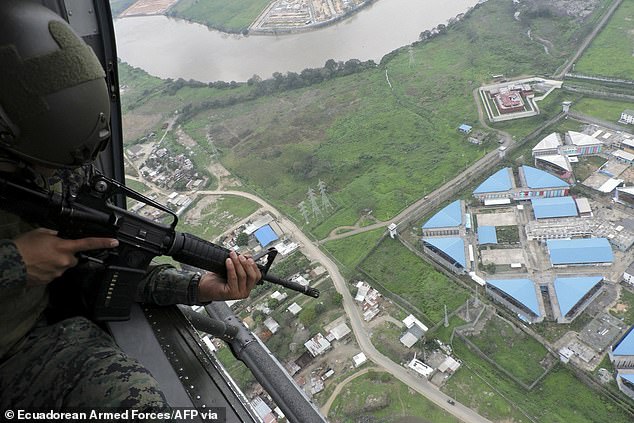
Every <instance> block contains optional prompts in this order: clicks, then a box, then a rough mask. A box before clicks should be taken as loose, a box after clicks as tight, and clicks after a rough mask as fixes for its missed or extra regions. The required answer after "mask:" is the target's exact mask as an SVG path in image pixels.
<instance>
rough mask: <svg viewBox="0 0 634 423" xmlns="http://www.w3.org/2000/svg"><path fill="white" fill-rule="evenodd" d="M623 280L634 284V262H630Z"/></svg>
mask: <svg viewBox="0 0 634 423" xmlns="http://www.w3.org/2000/svg"><path fill="white" fill-rule="evenodd" d="M623 282H627V283H629V284H630V285H632V286H634V262H632V263H630V265H629V266H628V267H627V269H625V272H623Z"/></svg>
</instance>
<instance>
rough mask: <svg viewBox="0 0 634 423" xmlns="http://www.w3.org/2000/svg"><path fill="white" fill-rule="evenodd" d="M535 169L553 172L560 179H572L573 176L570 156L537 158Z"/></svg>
mask: <svg viewBox="0 0 634 423" xmlns="http://www.w3.org/2000/svg"><path fill="white" fill-rule="evenodd" d="M535 167H538V168H540V169H543V170H545V171H547V172H552V173H554V174H556V175H558V176H559V177H560V178H564V179H567V178H570V176H571V175H572V165H571V164H570V160H569V159H568V156H563V155H552V156H539V157H535Z"/></svg>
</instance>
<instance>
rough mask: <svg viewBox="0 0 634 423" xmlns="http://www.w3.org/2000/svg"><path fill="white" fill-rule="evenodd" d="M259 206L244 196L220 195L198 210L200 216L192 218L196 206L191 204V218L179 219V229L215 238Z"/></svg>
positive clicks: (189, 214) (207, 237)
mask: <svg viewBox="0 0 634 423" xmlns="http://www.w3.org/2000/svg"><path fill="white" fill-rule="evenodd" d="M258 208H259V205H258V204H257V203H255V202H253V201H251V200H248V199H246V198H243V197H234V196H223V197H219V198H218V199H217V200H215V201H214V202H212V203H210V204H209V205H208V206H206V207H204V208H203V209H202V210H200V211H197V212H196V213H195V214H200V216H196V217H195V218H192V214H194V212H192V211H191V210H192V209H194V207H191V206H190V212H188V216H189V218H188V219H182V220H180V221H179V229H180V230H181V231H183V232H189V233H192V234H194V235H196V236H198V237H200V238H203V239H208V240H214V239H215V238H216V237H218V236H219V235H221V234H223V233H224V232H225V231H227V230H228V229H230V228H231V227H232V226H233V225H235V224H236V223H238V222H239V221H241V220H242V219H244V218H245V217H248V216H250V215H251V214H253V213H254V212H255V211H256V210H257V209H258Z"/></svg>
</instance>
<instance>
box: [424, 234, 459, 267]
mask: <svg viewBox="0 0 634 423" xmlns="http://www.w3.org/2000/svg"><path fill="white" fill-rule="evenodd" d="M423 251H424V252H425V253H427V254H429V255H430V256H431V257H432V258H434V260H436V261H437V262H439V263H441V264H443V265H444V266H445V267H447V268H448V269H450V270H451V271H453V272H454V273H457V274H460V275H463V274H465V273H466V270H467V255H466V252H465V242H464V239H462V238H460V237H447V238H423Z"/></svg>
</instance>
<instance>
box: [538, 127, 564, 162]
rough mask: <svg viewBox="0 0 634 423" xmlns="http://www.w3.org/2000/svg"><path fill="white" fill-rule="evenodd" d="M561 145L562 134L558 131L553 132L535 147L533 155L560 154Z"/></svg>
mask: <svg viewBox="0 0 634 423" xmlns="http://www.w3.org/2000/svg"><path fill="white" fill-rule="evenodd" d="M561 145H562V142H561V136H560V135H559V134H558V133H556V132H553V133H552V134H550V135H547V136H546V137H545V138H544V139H542V140H541V141H540V142H538V143H537V145H535V147H533V150H532V154H533V157H539V156H554V155H559V147H560V146H561Z"/></svg>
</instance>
